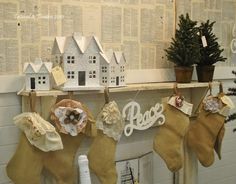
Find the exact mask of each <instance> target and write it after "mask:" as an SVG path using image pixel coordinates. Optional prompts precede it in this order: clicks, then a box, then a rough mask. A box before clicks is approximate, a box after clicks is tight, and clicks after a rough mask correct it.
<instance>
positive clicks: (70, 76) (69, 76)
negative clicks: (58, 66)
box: [67, 71, 75, 79]
mask: <svg viewBox="0 0 236 184" xmlns="http://www.w3.org/2000/svg"><path fill="white" fill-rule="evenodd" d="M74 78H75V72H74V71H68V72H67V79H74Z"/></svg>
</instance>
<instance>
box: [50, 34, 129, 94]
mask: <svg viewBox="0 0 236 184" xmlns="http://www.w3.org/2000/svg"><path fill="white" fill-rule="evenodd" d="M52 61H53V65H54V66H56V65H59V66H61V67H62V69H63V71H64V74H65V76H66V78H67V81H66V83H64V85H63V87H62V89H63V90H65V91H73V90H83V89H84V90H99V89H101V88H103V87H104V86H108V87H116V86H125V63H126V60H125V57H124V55H123V53H122V52H114V51H112V50H108V51H107V52H104V51H103V48H102V46H101V44H100V42H99V40H98V39H97V38H96V37H95V36H86V37H85V36H82V35H81V34H80V33H74V34H73V35H72V36H67V37H56V38H55V40H54V44H53V48H52Z"/></svg>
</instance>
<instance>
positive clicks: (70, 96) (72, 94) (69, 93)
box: [68, 91, 74, 100]
mask: <svg viewBox="0 0 236 184" xmlns="http://www.w3.org/2000/svg"><path fill="white" fill-rule="evenodd" d="M73 96H74V92H73V91H68V97H69V99H70V100H72V98H73Z"/></svg>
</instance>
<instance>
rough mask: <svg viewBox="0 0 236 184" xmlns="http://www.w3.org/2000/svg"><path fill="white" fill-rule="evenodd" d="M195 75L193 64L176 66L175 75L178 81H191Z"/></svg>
mask: <svg viewBox="0 0 236 184" xmlns="http://www.w3.org/2000/svg"><path fill="white" fill-rule="evenodd" d="M192 75H193V66H190V67H185V66H175V77H176V82H178V83H190V82H191V80H192Z"/></svg>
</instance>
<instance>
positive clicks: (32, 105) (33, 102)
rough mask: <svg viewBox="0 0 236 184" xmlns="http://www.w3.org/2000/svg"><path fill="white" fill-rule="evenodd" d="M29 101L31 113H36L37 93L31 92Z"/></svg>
mask: <svg viewBox="0 0 236 184" xmlns="http://www.w3.org/2000/svg"><path fill="white" fill-rule="evenodd" d="M29 100H30V111H31V112H36V110H35V106H36V92H35V91H31V92H30V93H29Z"/></svg>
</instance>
